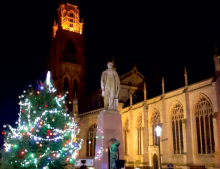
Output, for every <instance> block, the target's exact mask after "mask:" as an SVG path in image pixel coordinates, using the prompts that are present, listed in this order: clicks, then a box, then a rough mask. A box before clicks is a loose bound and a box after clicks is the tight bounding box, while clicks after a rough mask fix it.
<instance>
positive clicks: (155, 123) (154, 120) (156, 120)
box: [151, 111, 160, 145]
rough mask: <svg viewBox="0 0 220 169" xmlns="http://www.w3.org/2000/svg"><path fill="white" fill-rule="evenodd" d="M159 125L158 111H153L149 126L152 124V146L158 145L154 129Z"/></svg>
mask: <svg viewBox="0 0 220 169" xmlns="http://www.w3.org/2000/svg"><path fill="white" fill-rule="evenodd" d="M159 123H160V113H159V112H158V111H155V112H154V114H153V117H152V119H151V124H152V138H153V145H158V141H159V140H158V137H157V135H156V131H155V129H156V127H157V126H158V125H159Z"/></svg>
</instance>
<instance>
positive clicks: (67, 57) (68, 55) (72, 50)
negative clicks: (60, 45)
mask: <svg viewBox="0 0 220 169" xmlns="http://www.w3.org/2000/svg"><path fill="white" fill-rule="evenodd" d="M63 61H64V62H70V63H76V46H75V43H74V42H73V40H72V39H69V40H68V41H67V42H66V46H65V54H64V57H63Z"/></svg>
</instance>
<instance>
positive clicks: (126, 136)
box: [124, 119, 129, 155]
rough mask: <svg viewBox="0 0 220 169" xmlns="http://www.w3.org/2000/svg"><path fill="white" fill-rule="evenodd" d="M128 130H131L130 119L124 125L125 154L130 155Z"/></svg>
mask: <svg viewBox="0 0 220 169" xmlns="http://www.w3.org/2000/svg"><path fill="white" fill-rule="evenodd" d="M128 130H129V121H128V119H127V120H126V121H125V125H124V147H125V155H128Z"/></svg>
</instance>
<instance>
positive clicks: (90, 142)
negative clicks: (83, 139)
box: [86, 124, 97, 157]
mask: <svg viewBox="0 0 220 169" xmlns="http://www.w3.org/2000/svg"><path fill="white" fill-rule="evenodd" d="M96 130H97V124H93V125H92V126H91V127H90V128H89V131H88V133H87V153H86V154H87V156H89V157H93V156H95V144H96Z"/></svg>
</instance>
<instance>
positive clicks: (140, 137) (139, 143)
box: [137, 115, 143, 155]
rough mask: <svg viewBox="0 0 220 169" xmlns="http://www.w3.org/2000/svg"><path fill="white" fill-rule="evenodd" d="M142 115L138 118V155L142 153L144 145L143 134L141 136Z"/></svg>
mask: <svg viewBox="0 0 220 169" xmlns="http://www.w3.org/2000/svg"><path fill="white" fill-rule="evenodd" d="M142 127H143V126H142V115H140V116H139V118H138V120H137V138H138V143H137V146H138V155H141V153H142V152H141V146H142V142H141V140H142V136H141V132H142Z"/></svg>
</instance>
